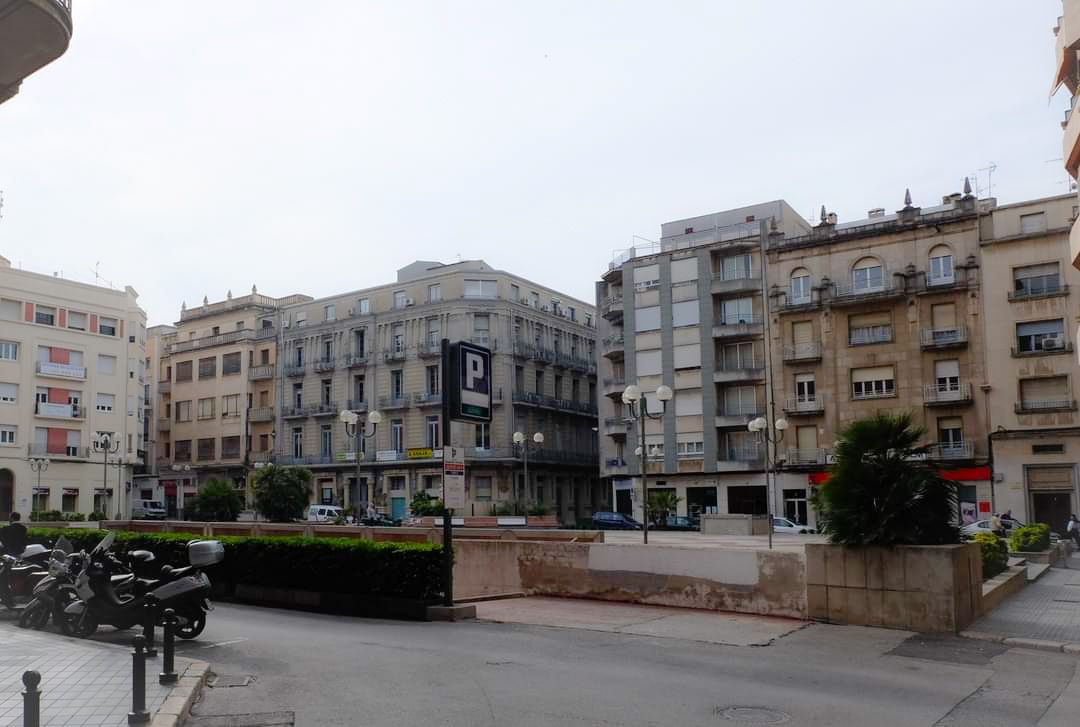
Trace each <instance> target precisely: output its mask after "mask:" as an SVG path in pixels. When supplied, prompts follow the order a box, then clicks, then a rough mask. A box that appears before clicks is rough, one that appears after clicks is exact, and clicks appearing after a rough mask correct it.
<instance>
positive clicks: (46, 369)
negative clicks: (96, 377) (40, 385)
mask: <svg viewBox="0 0 1080 727" xmlns="http://www.w3.org/2000/svg"><path fill="white" fill-rule="evenodd" d="M37 372H38V373H39V374H41V375H42V376H60V377H63V378H65V379H85V378H86V367H85V366H72V365H71V364H62V363H53V362H52V361H38V362H37Z"/></svg>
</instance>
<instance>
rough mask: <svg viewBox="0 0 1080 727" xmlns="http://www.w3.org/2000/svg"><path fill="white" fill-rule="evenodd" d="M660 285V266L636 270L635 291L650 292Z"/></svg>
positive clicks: (643, 267)
mask: <svg viewBox="0 0 1080 727" xmlns="http://www.w3.org/2000/svg"><path fill="white" fill-rule="evenodd" d="M659 285H660V266H659V265H642V266H641V267H637V268H634V290H637V291H641V290H649V289H650V288H655V287H657V286H659Z"/></svg>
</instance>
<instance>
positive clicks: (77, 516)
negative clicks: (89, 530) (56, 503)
mask: <svg viewBox="0 0 1080 727" xmlns="http://www.w3.org/2000/svg"><path fill="white" fill-rule="evenodd" d="M63 515H64V518H63V519H64V522H69V523H81V522H83V521H84V520H86V515H83V514H82V513H81V512H65V513H63Z"/></svg>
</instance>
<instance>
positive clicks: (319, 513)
mask: <svg viewBox="0 0 1080 727" xmlns="http://www.w3.org/2000/svg"><path fill="white" fill-rule="evenodd" d="M344 514H345V510H343V509H342V508H340V507H338V506H337V505H312V506H311V507H309V508H308V513H307V520H308V522H309V523H328V522H329V523H332V522H334V521H335V520H337V519H338V518H339V517H341V516H343V515H344Z"/></svg>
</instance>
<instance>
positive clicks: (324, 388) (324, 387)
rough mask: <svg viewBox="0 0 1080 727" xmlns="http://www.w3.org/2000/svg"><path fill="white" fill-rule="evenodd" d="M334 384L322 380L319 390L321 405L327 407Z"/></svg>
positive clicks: (327, 380) (331, 398)
mask: <svg viewBox="0 0 1080 727" xmlns="http://www.w3.org/2000/svg"><path fill="white" fill-rule="evenodd" d="M333 393H334V384H333V381H332V380H330V379H323V380H322V382H321V385H320V388H319V401H320V402H321V403H322V404H323V405H329V404H330V402H331V401H332V400H333Z"/></svg>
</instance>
